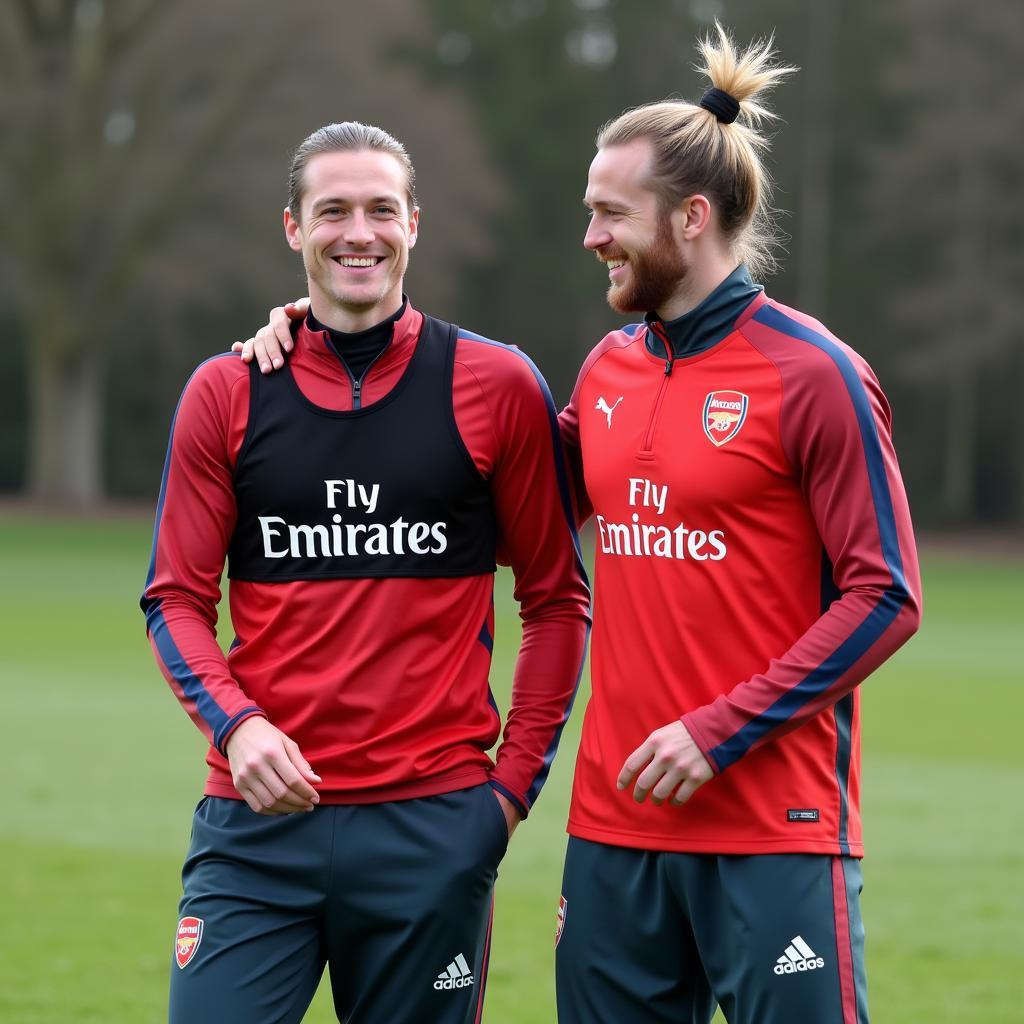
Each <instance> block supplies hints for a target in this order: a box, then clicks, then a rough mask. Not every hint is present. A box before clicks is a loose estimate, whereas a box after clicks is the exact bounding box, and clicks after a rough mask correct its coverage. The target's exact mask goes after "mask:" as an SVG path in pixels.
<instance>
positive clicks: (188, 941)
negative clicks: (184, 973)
mask: <svg viewBox="0 0 1024 1024" xmlns="http://www.w3.org/2000/svg"><path fill="white" fill-rule="evenodd" d="M202 938H203V919H202V918H201V917H183V918H182V919H181V920H180V921H179V922H178V934H177V935H176V936H175V939H174V959H175V960H177V962H178V966H179V967H185V966H186V964H188V962H189V961H190V960H191V959H192V957H194V956H195V955H196V950H197V949H199V943H200V941H201V940H202Z"/></svg>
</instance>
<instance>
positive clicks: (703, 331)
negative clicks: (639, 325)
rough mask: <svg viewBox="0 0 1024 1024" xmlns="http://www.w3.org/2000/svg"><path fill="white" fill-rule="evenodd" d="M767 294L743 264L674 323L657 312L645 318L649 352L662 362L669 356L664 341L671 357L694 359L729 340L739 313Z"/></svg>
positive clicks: (646, 340) (646, 341) (646, 342)
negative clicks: (669, 346) (755, 282)
mask: <svg viewBox="0 0 1024 1024" xmlns="http://www.w3.org/2000/svg"><path fill="white" fill-rule="evenodd" d="M761 291H764V289H763V288H762V287H761V285H759V284H754V282H753V280H751V277H750V272H749V271H748V270H747V268H746V267H745V266H744V265H743V264H742V263H741V264H740V265H739V266H738V267H737V268H736V269H735V270H734V271H733V272H732V273H731V274H730V275H729V276H728V277H727V278H726V279H725V280H724V281H723V282H722V283H721V284H720V285H719V286H718V287H717V288H716V289H715V290H714V291H713V292H712V293H711V294H710V295H709V296H708V297H707V298H706V299H704V301H703V302H701V303H700V304H699V305H697V306H694V308H693V309H691V310H690V311H689V312H688V313H684V314H683V315H682V316H680V317H676V319H675V320H662V319H661V317H659V316H658V314H657V313H653V312H652V313H648V314H647V316H645V317H644V320H645V321H646V323H647V325H648V327H649V328H650V330H648V332H647V337H646V339H645V342H644V343H645V344H646V345H647V350H648V351H649V352H650V353H651V354H652V355H656V356H658V357H659V358H661V359H664V358H666V357H667V356H668V352H666V350H665V341H664V339H665V338H668V340H669V341H670V342H671V344H672V357H673V358H675V359H678V358H681V357H683V356H694V355H697V353H699V352H705V351H707V350H708V349H709V348H711V346H712V345H717V344H718V343H719V342H720V341H722V339H723V338H727V337H728V336H729V335H730V334H731V333H732V330H733V327H734V325H735V323H736V321H737V320H738V319H739V316H740V314H741V313H742V312H743V310H745V309H746V308H747V306H749V305H750V303H751V301H752V300H753V299H754V297H755V296H756V295H757V294H758V292H761Z"/></svg>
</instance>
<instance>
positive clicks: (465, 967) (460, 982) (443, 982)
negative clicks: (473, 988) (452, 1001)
mask: <svg viewBox="0 0 1024 1024" xmlns="http://www.w3.org/2000/svg"><path fill="white" fill-rule="evenodd" d="M472 984H473V972H472V971H471V970H470V969H469V964H467V963H466V958H465V957H464V956H463V955H462V954H461V953H460V954H459V955H458V956H457V957H456V958H455V959H454V960H453V961H452V962H451V963H450V964H449V965H448V966H447V967H446V968H445V969H444V970H443V971H442V972H441V973H440V974H439V975H438V976H437V981H435V982H434V988H436V989H438V990H439V991H440V990H442V989H446V988H466V986H467V985H472Z"/></svg>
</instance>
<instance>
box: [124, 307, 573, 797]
mask: <svg viewBox="0 0 1024 1024" xmlns="http://www.w3.org/2000/svg"><path fill="white" fill-rule="evenodd" d="M422 323H423V316H422V314H421V313H419V312H418V311H417V310H415V309H414V308H412V306H410V305H407V306H406V308H405V312H404V313H403V314H402V315H401V317H400V318H399V319H398V321H397V322H396V324H395V328H394V334H393V337H392V340H391V342H390V343H389V345H388V347H387V348H386V349H385V351H384V352H383V354H382V355H381V356H380V357H379V358H377V360H376V361H375V362H374V363H373V364H372V366H371V367H370V369H369V370H368V371H367V372H366V374H365V375H364V378H363V380H362V388H361V392H362V393H361V407H362V408H364V409H366V408H368V407H371V406H372V405H373V403H375V402H377V401H379V400H380V399H381V398H383V397H384V396H386V395H388V394H389V392H390V391H391V390H392V389H393V388H394V387H395V385H396V383H397V382H398V381H399V379H400V378H401V377H402V374H403V372H404V371H405V369H406V367H407V366H408V364H409V360H410V357H411V355H412V353H413V352H414V350H415V348H416V345H417V340H418V338H419V334H420V329H421V326H422ZM290 368H291V372H292V373H293V374H294V377H295V381H296V383H297V384H298V386H299V388H300V390H301V392H302V394H303V395H304V396H305V397H306V398H307V399H308V400H309V401H311V402H312V403H314V404H315V405H316V406H319V407H321V408H324V409H330V410H334V411H347V410H350V409H352V403H353V396H352V383H351V380H350V378H349V375H348V373H347V371H346V370H345V368H344V367H343V365H342V364H341V362H340V360H339V359H338V357H337V355H336V354H335V352H334V351H333V350H332V349H331V347H330V345H329V343H328V340H327V336H326V335H325V334H323V333H320V332H316V331H312V330H310V329H309V327H307V326H306V325H305V324H304V325H302V326H301V327H300V328H299V330H298V332H297V336H296V347H295V350H294V352H293V354H292V356H291V358H290ZM249 381H250V377H249V369H248V367H247V366H246V365H245V364H243V363H242V362H241V360H240V359H239V358H238V357H237V356H236V355H232V354H224V355H221V356H216V357H214V358H213V359H210V360H208V361H207V362H205V363H203V364H202V365H201V366H200V367H199V368H198V369H197V370H196V371H195V373H194V374H193V376H192V378H191V379H190V380H189V382H188V384H187V385H186V387H185V390H184V393H183V395H182V397H181V401H180V403H179V406H178V410H177V412H176V414H175V418H174V422H173V425H172V428H171V438H170V443H169V446H168V452H167V460H166V464H165V467H164V474H163V481H162V484H161V488H160V499H159V504H158V509H157V515H156V525H155V529H154V539H153V555H152V561H151V564H150V570H149V575H148V579H147V582H146V587H145V592H144V594H143V599H142V605H143V609H144V611H145V613H146V622H147V629H148V633H149V636H150V640H151V644H152V647H153V650H154V652H155V654H156V658H157V661H158V663H159V665H160V668H161V670H162V672H163V673H164V675H165V677H166V678H167V680H168V682H169V683H170V685H171V688H172V690H173V691H174V693H175V694H176V696H177V697H178V699H179V700H180V701H181V703H182V705H183V706H184V708H185V710H186V711H187V712H188V714H189V715H190V716H191V717H192V719H193V720H194V722H195V723H196V725H197V726H198V727H199V728H200V729H201V730H202V732H203V733H204V735H205V736H206V737H207V738H208V739H209V740H210V748H209V751H208V753H207V763H208V765H209V768H210V772H209V776H208V779H207V782H206V787H205V792H206V793H207V794H208V795H214V796H222V797H230V798H235V799H240V796H239V794H238V792H237V791H236V790H235V788H234V786H233V784H232V781H231V775H230V771H229V768H228V763H227V759H226V757H225V754H224V750H225V743H226V741H227V739H228V737H229V736H230V735H231V733H232V731H233V730H234V728H235V727H236V726H237V725H238V724H239V723H240V722H241V721H243V720H244V719H245V718H247V717H249V716H251V715H264V716H266V717H267V718H268V719H269V720H270V721H271V722H272V723H273V724H274V725H275V726H277V727H278V728H279V729H281V730H282V731H283V732H285V733H286V734H287V735H288V736H290V737H291V738H292V739H293V740H295V742H296V743H297V744H298V745H299V748H300V750H301V751H302V753H303V754H304V756H305V757H306V759H307V760H308V761H309V762H310V764H311V765H312V766H313V769H314V770H315V771H316V772H317V774H319V775H320V776H321V778H322V779H323V784H322V786H320V787H319V792H320V796H321V800H322V801H323V802H324V803H374V802H380V801H385V800H396V799H406V798H411V797H418V796H427V795H431V794H436V793H442V792H447V791H450V790H454V789H460V788H464V787H467V786H471V785H474V784H477V783H480V782H484V781H486V780H488V778H489V779H490V781H491V783H492V784H493V785H495V786H496V787H497V788H499V789H500V790H501V791H502V792H503V793H504V794H505V795H506V796H508V797H509V798H510V799H512V800H513V801H514V802H515V803H516V804H517V805H518V806H519V807H520V809H521V810H522V812H523V813H526V812H527V811H528V810H529V807H530V805H531V804H532V803H533V801H534V799H535V798H536V796H537V793H538V792H539V790H540V787H541V785H542V784H543V782H544V779H545V778H546V776H547V772H548V767H549V765H550V762H551V758H552V757H553V756H554V752H555V748H556V746H557V743H558V739H559V736H560V734H561V730H562V727H563V725H564V723H565V721H566V719H567V717H568V714H569V711H570V708H571V706H572V700H573V697H574V695H575V692H576V688H577V685H578V682H579V678H580V673H581V670H582V663H583V658H584V653H585V647H586V635H587V632H588V629H589V608H590V599H589V590H588V585H587V581H586V576H585V573H584V570H583V565H582V561H581V559H580V555H579V546H578V541H577V538H576V533H575V529H574V526H573V522H572V515H571V511H570V502H569V490H568V483H567V478H566V475H565V469H564V464H563V461H562V454H561V449H560V447H559V444H558V427H557V420H556V416H555V410H554V407H553V405H552V403H551V398H550V395H549V394H548V391H547V387H546V385H545V383H544V381H543V378H542V377H541V376H540V374H539V373H538V372H537V370H536V368H535V367H534V366H533V364H532V363H531V362H530V360H529V359H528V358H526V357H525V356H524V355H523V354H522V353H521V352H520V351H518V350H517V349H515V348H513V347H509V346H505V345H500V344H498V343H495V342H492V341H488V340H487V339H485V338H481V337H479V336H477V335H474V334H471V333H469V332H466V331H462V330H460V331H459V336H458V341H457V343H456V351H455V365H454V371H453V380H452V405H453V409H454V415H455V422H456V425H457V429H458V432H459V435H460V436H461V439H462V442H463V443H464V445H465V447H466V449H467V450H468V452H469V453H470V455H471V457H472V460H473V463H474V465H475V466H476V468H477V469H478V471H479V472H480V473H481V474H482V476H483V477H484V478H485V479H486V480H487V482H488V484H489V487H490V491H491V496H492V501H493V508H494V511H495V516H496V520H497V526H498V537H499V543H500V545H501V550H502V552H503V558H504V560H507V561H508V563H509V564H510V565H511V567H512V570H513V573H514V575H515V597H516V600H517V601H518V602H519V605H520V614H521V617H522V620H523V639H522V645H521V648H520V651H519V655H518V659H517V662H516V668H515V675H514V679H513V690H512V705H511V708H510V710H509V713H508V716H507V720H506V725H505V731H504V739H503V742H502V743H501V745H500V747H499V748H498V751H497V756H496V763H493V762H492V761H491V759H490V757H489V756H488V754H487V750H488V748H490V747H491V746H492V745H493V744H494V742H495V740H496V739H497V738H498V735H499V732H500V729H501V720H500V715H499V711H498V708H497V706H496V704H495V702H494V699H493V697H492V695H491V692H490V687H489V684H488V672H489V668H490V662H491V647H492V642H493V634H494V610H493V600H492V591H493V575H492V574H485V575H476V576H466V577H456V578H441V579H438V578H356V579H351V578H349V579H322V580H321V579H318V580H315V581H310V580H301V581H292V582H278V583H263V582H251V581H246V580H239V579H232V580H231V582H230V587H229V599H230V609H231V620H232V626H233V629H234V636H235V639H234V641H233V643H232V645H231V649H230V650H229V652H228V654H227V656H225V655H224V654H223V653H222V651H221V648H220V646H219V644H218V642H217V638H216V625H217V610H216V609H217V603H218V601H219V599H220V579H221V574H222V571H223V568H224V561H225V553H226V551H227V549H228V546H229V543H230V541H231V537H232V534H233V531H234V528H235V517H236V498H235V492H234V489H233V473H234V469H235V464H236V458H237V456H238V453H239V449H240V447H241V445H242V441H243V438H244V436H245V433H246V426H247V421H248V417H249V397H250V396H249V392H250V383H249ZM409 430H410V431H415V430H416V424H415V423H410V424H409ZM295 458H296V459H301V458H302V452H301V451H297V452H296V453H295Z"/></svg>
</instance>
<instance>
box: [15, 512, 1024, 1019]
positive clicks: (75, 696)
mask: <svg viewBox="0 0 1024 1024" xmlns="http://www.w3.org/2000/svg"><path fill="white" fill-rule="evenodd" d="M148 559H149V525H148V523H145V522H143V521H142V520H140V519H137V518H130V517H122V518H120V519H118V520H116V521H107V522H87V523H77V524H76V523H73V522H71V521H69V520H60V519H37V518H35V517H32V516H30V515H28V514H27V513H19V512H16V511H14V512H12V511H6V512H4V511H0V637H2V641H0V679H2V694H3V709H2V717H0V721H2V726H0V737H2V746H0V752H2V756H0V765H2V766H3V782H4V788H5V791H6V800H5V803H6V811H5V813H4V814H3V817H2V818H0V878H2V879H3V892H4V893H5V898H4V907H3V914H2V923H0V949H2V951H3V954H2V956H0V1020H2V1021H10V1022H12V1024H14V1022H17V1024H42V1022H46V1024H79V1022H86V1021H90V1022H96V1024H122V1022H123V1024H149V1022H154V1024H156V1022H160V1021H163V1020H165V1019H166V1011H165V979H166V975H167V971H168V969H169V964H170V956H171V946H172V940H173V935H174V927H175V924H176V915H175V904H176V900H177V896H178V885H179V883H178V871H179V869H180V864H181V858H182V854H183V852H184V849H185V845H186V843H187V841H188V829H189V820H190V815H191V810H192V807H193V805H194V804H195V802H196V800H197V799H198V797H199V790H200V785H201V780H202V777H203V770H202V769H203V765H202V747H203V741H202V739H201V737H200V736H199V733H198V732H197V731H196V730H195V729H194V728H193V727H192V725H191V724H190V723H189V722H188V720H187V719H186V717H185V716H184V715H183V714H182V712H181V710H180V709H179V708H178V706H177V704H176V702H175V701H174V699H173V698H172V696H171V694H170V692H169V690H168V688H167V686H166V684H165V683H164V681H163V679H162V678H161V677H160V675H159V673H158V672H157V670H156V668H155V666H154V664H153V661H152V658H151V656H150V653H149V647H148V645H147V643H146V641H145V635H144V629H143V620H142V615H141V613H140V612H139V611H138V607H137V600H138V595H139V591H140V589H141V586H142V581H143V578H144V577H145V573H146V567H147V563H148ZM1022 580H1024V562H1022V561H1020V560H1019V559H1013V558H1010V559H999V558H996V557H994V556H988V557H987V558H976V559H971V560H968V559H965V558H964V557H952V556H949V555H940V554H938V553H934V554H932V555H931V556H929V554H928V549H926V552H925V618H924V623H925V624H924V627H923V629H922V632H921V633H920V634H919V635H918V636H917V637H916V638H914V639H913V640H912V641H911V643H910V645H909V647H908V648H907V649H906V650H904V651H902V652H900V653H899V654H898V655H897V656H896V658H895V659H894V660H893V662H892V663H891V664H890V665H889V666H887V667H886V668H885V669H884V670H883V671H882V672H879V673H878V674H877V675H876V676H875V677H874V678H872V679H871V680H870V682H869V683H868V684H867V685H866V687H865V690H864V705H863V706H864V790H865V793H864V805H865V815H864V824H865V836H866V842H867V846H868V857H867V859H866V861H865V872H864V873H865V879H866V890H865V895H864V917H865V920H866V924H867V929H868V967H869V976H870V1000H871V1009H872V1019H873V1020H874V1021H875V1022H876V1024H969V1022H978V1024H1009V1022H1011V1021H1014V1022H1018V1021H1021V1020H1022V1019H1024V1009H1022V1007H1024V982H1022V979H1024V923H1022V918H1024V882H1022V878H1024V822H1022V819H1024V813H1022V810H1021V808H1022V807H1024V797H1022V793H1024V758H1022V755H1021V743H1020V735H1021V732H1022V730H1024V712H1022V708H1024V686H1022V682H1024V677H1022V669H1021V662H1022V658H1021V654H1022V644H1021V627H1020V612H1019V609H1020V607H1021V591H1022V587H1021V582H1022ZM508 584H509V581H508V578H507V577H506V576H502V577H501V578H500V580H499V595H498V610H499V623H498V630H497V633H498V637H497V646H496V647H495V666H494V671H493V674H492V680H493V683H494V690H495V693H496V695H497V696H498V699H499V703H501V704H502V706H503V707H507V692H508V679H509V674H510V673H509V666H510V659H511V652H512V651H513V650H514V646H515V635H516V629H517V626H516V624H517V621H518V620H517V619H516V617H515V614H514V608H513V606H512V603H511V598H510V596H509V586H508ZM503 695H505V696H504V699H503ZM584 701H585V693H581V695H580V697H579V699H578V701H577V705H576V711H575V712H574V715H573V719H572V721H571V723H570V725H569V726H568V727H567V729H566V732H565V735H564V738H563V740H562V747H561V752H560V754H559V757H558V759H557V760H556V763H555V767H554V770H553V772H552V776H551V779H550V781H549V782H548V784H547V786H546V787H545V790H544V793H543V795H542V799H541V801H540V803H539V804H538V806H537V808H536V810H535V811H534V813H533V814H532V815H531V817H530V820H529V821H528V822H527V823H526V824H525V825H524V826H523V827H522V828H520V830H519V831H518V832H517V834H516V836H515V838H514V840H513V843H512V847H511V849H510V851H509V854H508V856H507V857H506V859H505V861H504V863H503V866H502V871H501V881H500V883H499V895H498V904H497V912H496V920H495V937H494V947H493V955H492V958H491V973H490V979H489V983H488V1002H487V1014H486V1019H487V1020H488V1021H490V1022H491V1024H519V1022H523V1024H552V1022H553V1021H554V1010H553V1005H554V998H553V984H552V970H551V965H552V936H553V931H554V926H555V907H556V905H557V902H558V891H559V879H560V870H561V858H562V852H563V849H564V846H565V836H564V832H563V825H564V820H565V815H566V805H567V801H568V780H569V776H570V773H571V770H572V761H573V755H574V751H575V746H576V742H577V738H578V735H579V724H580V720H581V713H582V709H583V704H584ZM306 1019H307V1021H310V1022H319V1024H326V1022H328V1021H333V1020H334V1016H333V1013H332V1012H331V1008H330V1000H329V998H328V993H327V992H326V991H324V990H323V989H322V990H321V992H320V993H319V995H318V996H317V999H316V1001H315V1002H314V1006H313V1008H312V1009H311V1010H310V1012H309V1014H308V1015H307V1018H306ZM425 1024H426V1022H425Z"/></svg>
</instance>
